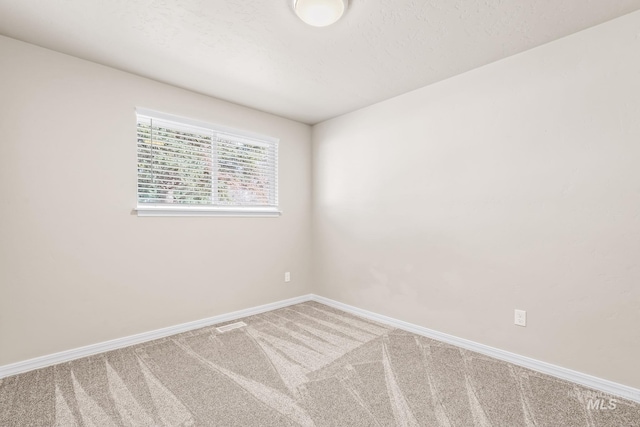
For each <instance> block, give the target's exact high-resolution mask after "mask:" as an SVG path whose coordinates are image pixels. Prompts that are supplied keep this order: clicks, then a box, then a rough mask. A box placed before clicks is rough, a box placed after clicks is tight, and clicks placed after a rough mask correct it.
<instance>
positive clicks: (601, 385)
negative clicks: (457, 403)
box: [311, 294, 640, 403]
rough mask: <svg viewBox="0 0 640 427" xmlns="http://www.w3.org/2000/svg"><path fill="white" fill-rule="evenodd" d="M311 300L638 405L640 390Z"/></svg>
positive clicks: (328, 301)
mask: <svg viewBox="0 0 640 427" xmlns="http://www.w3.org/2000/svg"><path fill="white" fill-rule="evenodd" d="M311 300H312V301H317V302H319V303H321V304H325V305H328V306H330V307H334V308H337V309H338V310H342V311H346V312H348V313H351V314H355V315H357V316H362V317H365V318H367V319H371V320H374V321H376V322H380V323H384V324H386V325H389V326H393V327H395V328H398V329H402V330H405V331H408V332H413V333H414V334H417V335H422V336H424V337H427V338H432V339H434V340H438V341H442V342H445V343H447V344H451V345H455V346H457V347H462V348H464V349H467V350H471V351H475V352H476V353H480V354H484V355H486V356H490V357H493V358H495V359H498V360H503V361H505V362H509V363H513V364H514V365H518V366H522V367H524V368H528V369H531V370H533V371H537V372H541V373H543V374H547V375H551V376H553V377H556V378H560V379H563V380H566V381H571V382H573V383H576V384H580V385H583V386H585V387H589V388H592V389H594V390H598V391H601V392H603V393H607V394H611V395H614V396H619V397H622V398H624V399H628V400H632V401H634V402H638V403H640V390H639V389H637V388H633V387H629V386H626V385H623V384H618V383H614V382H613V381H609V380H605V379H602V378H598V377H594V376H592V375H587V374H583V373H581V372H577V371H573V370H571V369H567V368H563V367H560V366H556V365H552V364H551V363H546V362H542V361H539V360H535V359H531V358H529V357H525V356H521V355H519V354H515V353H511V352H508V351H505V350H500V349H498V348H494V347H490V346H488V345H484V344H480V343H477V342H474V341H469V340H466V339H464V338H458V337H456V336H453V335H449V334H445V333H442V332H438V331H434V330H432V329H427V328H423V327H422V326H418V325H414V324H412V323H408V322H403V321H402V320H397V319H394V318H392V317H388V316H383V315H381V314H377V313H373V312H371V311H367V310H363V309H361V308H358V307H354V306H351V305H348V304H344V303H341V302H338V301H334V300H332V299H329V298H325V297H321V296H318V295H313V294H312V295H311Z"/></svg>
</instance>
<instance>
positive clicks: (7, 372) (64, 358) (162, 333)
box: [0, 295, 311, 378]
mask: <svg viewBox="0 0 640 427" xmlns="http://www.w3.org/2000/svg"><path fill="white" fill-rule="evenodd" d="M310 300H311V295H303V296H300V297H296V298H290V299H286V300H282V301H277V302H274V303H271V304H265V305H260V306H257V307H253V308H247V309H245V310H238V311H234V312H232V313H226V314H221V315H219V316H213V317H209V318H207V319H201V320H195V321H193V322H187V323H182V324H180V325H175V326H169V327H167V328H162V329H156V330H155V331H149V332H143V333H141V334H136V335H130V336H128V337H124V338H117V339H114V340H110V341H105V342H101V343H97V344H91V345H88V346H85V347H80V348H74V349H71V350H66V351H61V352H60V353H54V354H49V355H46V356H41V357H36V358H34V359H29V360H25V361H23V362H17V363H12V364H10V365H4V366H0V378H4V377H9V376H12V375H16V374H20V373H23V372H27V371H32V370H34V369H40V368H44V367H46V366H51V365H55V364H57V363H64V362H69V361H71V360H75V359H80V358H81V357H86V356H91V355H93V354H98V353H103V352H105V351H111V350H117V349H119V348H123V347H129V346H131V345H135V344H140V343H143V342H147V341H151V340H155V339H158V338H164V337H168V336H170V335H175V334H179V333H181V332H187V331H191V330H194V329H198V328H204V327H205V326H211V325H215V324H217V323H223V322H228V321H230V320H235V319H239V318H242V317H247V316H253V315H255V314H260V313H264V312H266V311H271V310H275V309H278V308H282V307H287V306H289V305H293V304H299V303H301V302H306V301H310Z"/></svg>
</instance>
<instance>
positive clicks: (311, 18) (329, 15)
mask: <svg viewBox="0 0 640 427" xmlns="http://www.w3.org/2000/svg"><path fill="white" fill-rule="evenodd" d="M347 2H348V0H293V10H294V11H295V12H296V15H298V17H299V18H300V19H302V20H303V21H304V22H305V23H307V24H309V25H313V26H314V27H326V26H327V25H331V24H333V23H334V22H336V21H337V20H338V19H340V18H341V17H342V15H343V14H344V11H345V10H347Z"/></svg>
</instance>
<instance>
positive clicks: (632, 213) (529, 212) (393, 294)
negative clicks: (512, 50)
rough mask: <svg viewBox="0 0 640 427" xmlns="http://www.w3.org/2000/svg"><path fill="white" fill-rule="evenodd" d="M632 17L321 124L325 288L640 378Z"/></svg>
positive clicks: (639, 127)
mask: <svg viewBox="0 0 640 427" xmlns="http://www.w3.org/2000/svg"><path fill="white" fill-rule="evenodd" d="M638 28H640V12H639V13H634V14H631V15H628V16H626V17H622V18H620V19H617V20H615V21H612V22H609V23H607V24H604V25H602V26H599V27H596V28H593V29H590V30H587V31H584V32H582V33H578V34H576V35H574V36H571V37H568V38H565V39H562V40H559V41H556V42H554V43H550V44H548V45H545V46H542V47H540V48H537V49H534V50H532V51H528V52H525V53H523V54H520V55H517V56H515V57H511V58H508V59H506V60H503V61H500V62H497V63H494V64H491V65H489V66H486V67H483V68H481V69H477V70H474V71H471V72H469V73H466V74H463V75H460V76H458V77H455V78H452V79H449V80H447V81H444V82H441V83H439V84H435V85H433V86H429V87H426V88H423V89H420V90H417V91H414V92H411V93H408V94H405V95H403V96H400V97H397V98H394V99H391V100H389V101H386V102H382V103H380V104H377V105H374V106H371V107H369V108H365V109H363V110H360V111H357V112H354V113H351V114H348V115H346V116H342V117H339V118H336V119H333V120H330V121H328V122H325V123H322V124H320V125H317V126H315V127H314V129H313V146H314V149H313V170H314V179H313V185H314V186H313V192H314V193H313V194H314V210H313V215H314V254H315V259H314V260H315V263H316V264H314V270H315V271H314V277H315V279H316V282H317V288H316V291H317V293H319V294H320V295H323V296H326V297H329V298H333V299H336V300H339V301H342V302H345V303H348V304H352V305H356V306H358V307H361V308H364V309H368V310H371V311H374V312H377V313H381V314H385V315H389V316H392V317H395V318H398V319H402V320H405V321H409V322H412V323H415V324H418V325H422V326H424V327H428V328H431V329H435V330H438V331H441V332H445V333H449V334H453V335H456V336H458V337H463V338H467V339H471V340H474V341H477V342H480V343H483V344H486V345H490V346H494V347H497V348H500V349H505V350H508V351H512V352H515V353H518V354H522V355H525V356H530V357H533V358H536V359H539V360H543V361H546V362H550V363H553V364H557V365H560V366H564V367H567V368H571V369H574V370H577V371H581V372H585V373H589V374H593V375H596V376H598V377H602V378H606V379H610V380H613V381H616V382H620V383H623V384H627V385H629V386H633V387H640V369H638V361H639V360H640V264H639V259H640V37H639V35H638V34H639V33H638ZM515 308H518V309H524V310H527V312H528V326H527V327H526V328H522V327H517V326H514V325H513V310H514V309H515Z"/></svg>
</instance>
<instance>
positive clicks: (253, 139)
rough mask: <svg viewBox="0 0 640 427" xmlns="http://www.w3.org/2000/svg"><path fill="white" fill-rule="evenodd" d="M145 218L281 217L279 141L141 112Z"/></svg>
mask: <svg viewBox="0 0 640 427" xmlns="http://www.w3.org/2000/svg"><path fill="white" fill-rule="evenodd" d="M136 115H137V128H138V138H137V139H138V206H137V209H136V210H137V212H138V215H141V216H149V215H163V216H164V215H179V216H180V215H231V216H242V215H247V216H277V215H279V214H280V212H279V211H278V140H277V139H274V138H270V137H265V136H260V135H253V134H249V133H246V132H241V131H236V130H232V129H226V128H222V127H219V126H213V125H209V124H206V123H198V122H195V121H192V120H188V119H182V118H178V117H173V116H168V115H166V114H162V113H156V112H152V111H146V110H140V109H138V110H137V111H136Z"/></svg>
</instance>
